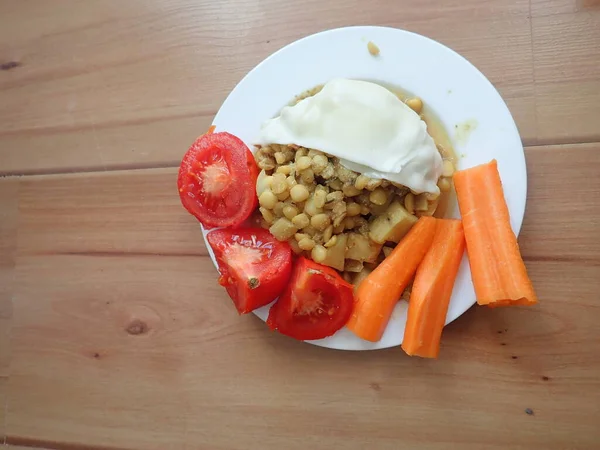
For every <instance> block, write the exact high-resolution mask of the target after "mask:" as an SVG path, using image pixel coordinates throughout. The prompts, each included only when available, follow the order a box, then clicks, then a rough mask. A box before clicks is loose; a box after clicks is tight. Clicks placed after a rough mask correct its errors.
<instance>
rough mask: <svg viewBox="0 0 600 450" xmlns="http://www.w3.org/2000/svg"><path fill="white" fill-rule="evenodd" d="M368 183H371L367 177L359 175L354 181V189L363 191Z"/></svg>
mask: <svg viewBox="0 0 600 450" xmlns="http://www.w3.org/2000/svg"><path fill="white" fill-rule="evenodd" d="M369 181H371V179H370V178H369V177H366V176H364V175H359V176H358V177H356V180H355V181H354V187H355V188H356V189H358V190H363V189H364V188H366V187H367V184H368V183H369Z"/></svg>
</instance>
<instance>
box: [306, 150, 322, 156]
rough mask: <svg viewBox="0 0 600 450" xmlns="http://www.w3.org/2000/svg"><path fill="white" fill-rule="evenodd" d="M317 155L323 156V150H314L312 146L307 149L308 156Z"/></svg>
mask: <svg viewBox="0 0 600 450" xmlns="http://www.w3.org/2000/svg"><path fill="white" fill-rule="evenodd" d="M317 155H320V156H323V152H321V151H319V150H315V149H314V148H311V149H310V150H308V156H310V157H311V158H314V157H315V156H317Z"/></svg>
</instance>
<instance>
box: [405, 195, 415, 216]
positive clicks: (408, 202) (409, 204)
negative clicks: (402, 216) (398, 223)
mask: <svg viewBox="0 0 600 450" xmlns="http://www.w3.org/2000/svg"><path fill="white" fill-rule="evenodd" d="M404 207H405V208H406V210H407V211H408V213H409V214H414V212H415V196H414V194H413V193H411V192H409V193H408V194H406V197H404Z"/></svg>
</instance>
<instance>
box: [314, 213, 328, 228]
mask: <svg viewBox="0 0 600 450" xmlns="http://www.w3.org/2000/svg"><path fill="white" fill-rule="evenodd" d="M330 223H331V219H330V218H329V216H328V215H327V214H324V213H320V214H316V215H314V216H312V217H311V218H310V224H311V225H312V226H313V227H315V228H316V229H317V230H319V231H323V230H325V228H327V227H328V226H329V224H330Z"/></svg>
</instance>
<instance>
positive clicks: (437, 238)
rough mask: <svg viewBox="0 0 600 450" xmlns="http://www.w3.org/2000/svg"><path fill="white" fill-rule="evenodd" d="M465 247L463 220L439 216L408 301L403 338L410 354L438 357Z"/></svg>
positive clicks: (403, 342)
mask: <svg viewBox="0 0 600 450" xmlns="http://www.w3.org/2000/svg"><path fill="white" fill-rule="evenodd" d="M464 250H465V235H464V232H463V227H462V223H461V222H460V220H455V219H438V221H437V227H436V229H435V235H434V237H433V242H432V243H431V246H430V247H429V250H428V251H427V254H426V255H425V257H424V258H423V261H421V264H420V265H419V268H418V269H417V274H416V275H415V281H414V283H413V288H412V292H411V294H410V300H409V302H408V318H407V320H406V328H405V329H404V340H403V341H402V349H403V350H404V351H405V352H406V353H407V354H409V355H411V356H413V355H414V356H421V357H423V358H437V356H438V354H439V352H440V338H441V337H442V330H443V329H444V324H445V323H446V313H447V312H448V304H449V303H450V296H451V295H452V288H453V287H454V280H455V279H456V274H457V273H458V267H459V266H460V260H461V259H462V255H463V253H464Z"/></svg>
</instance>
